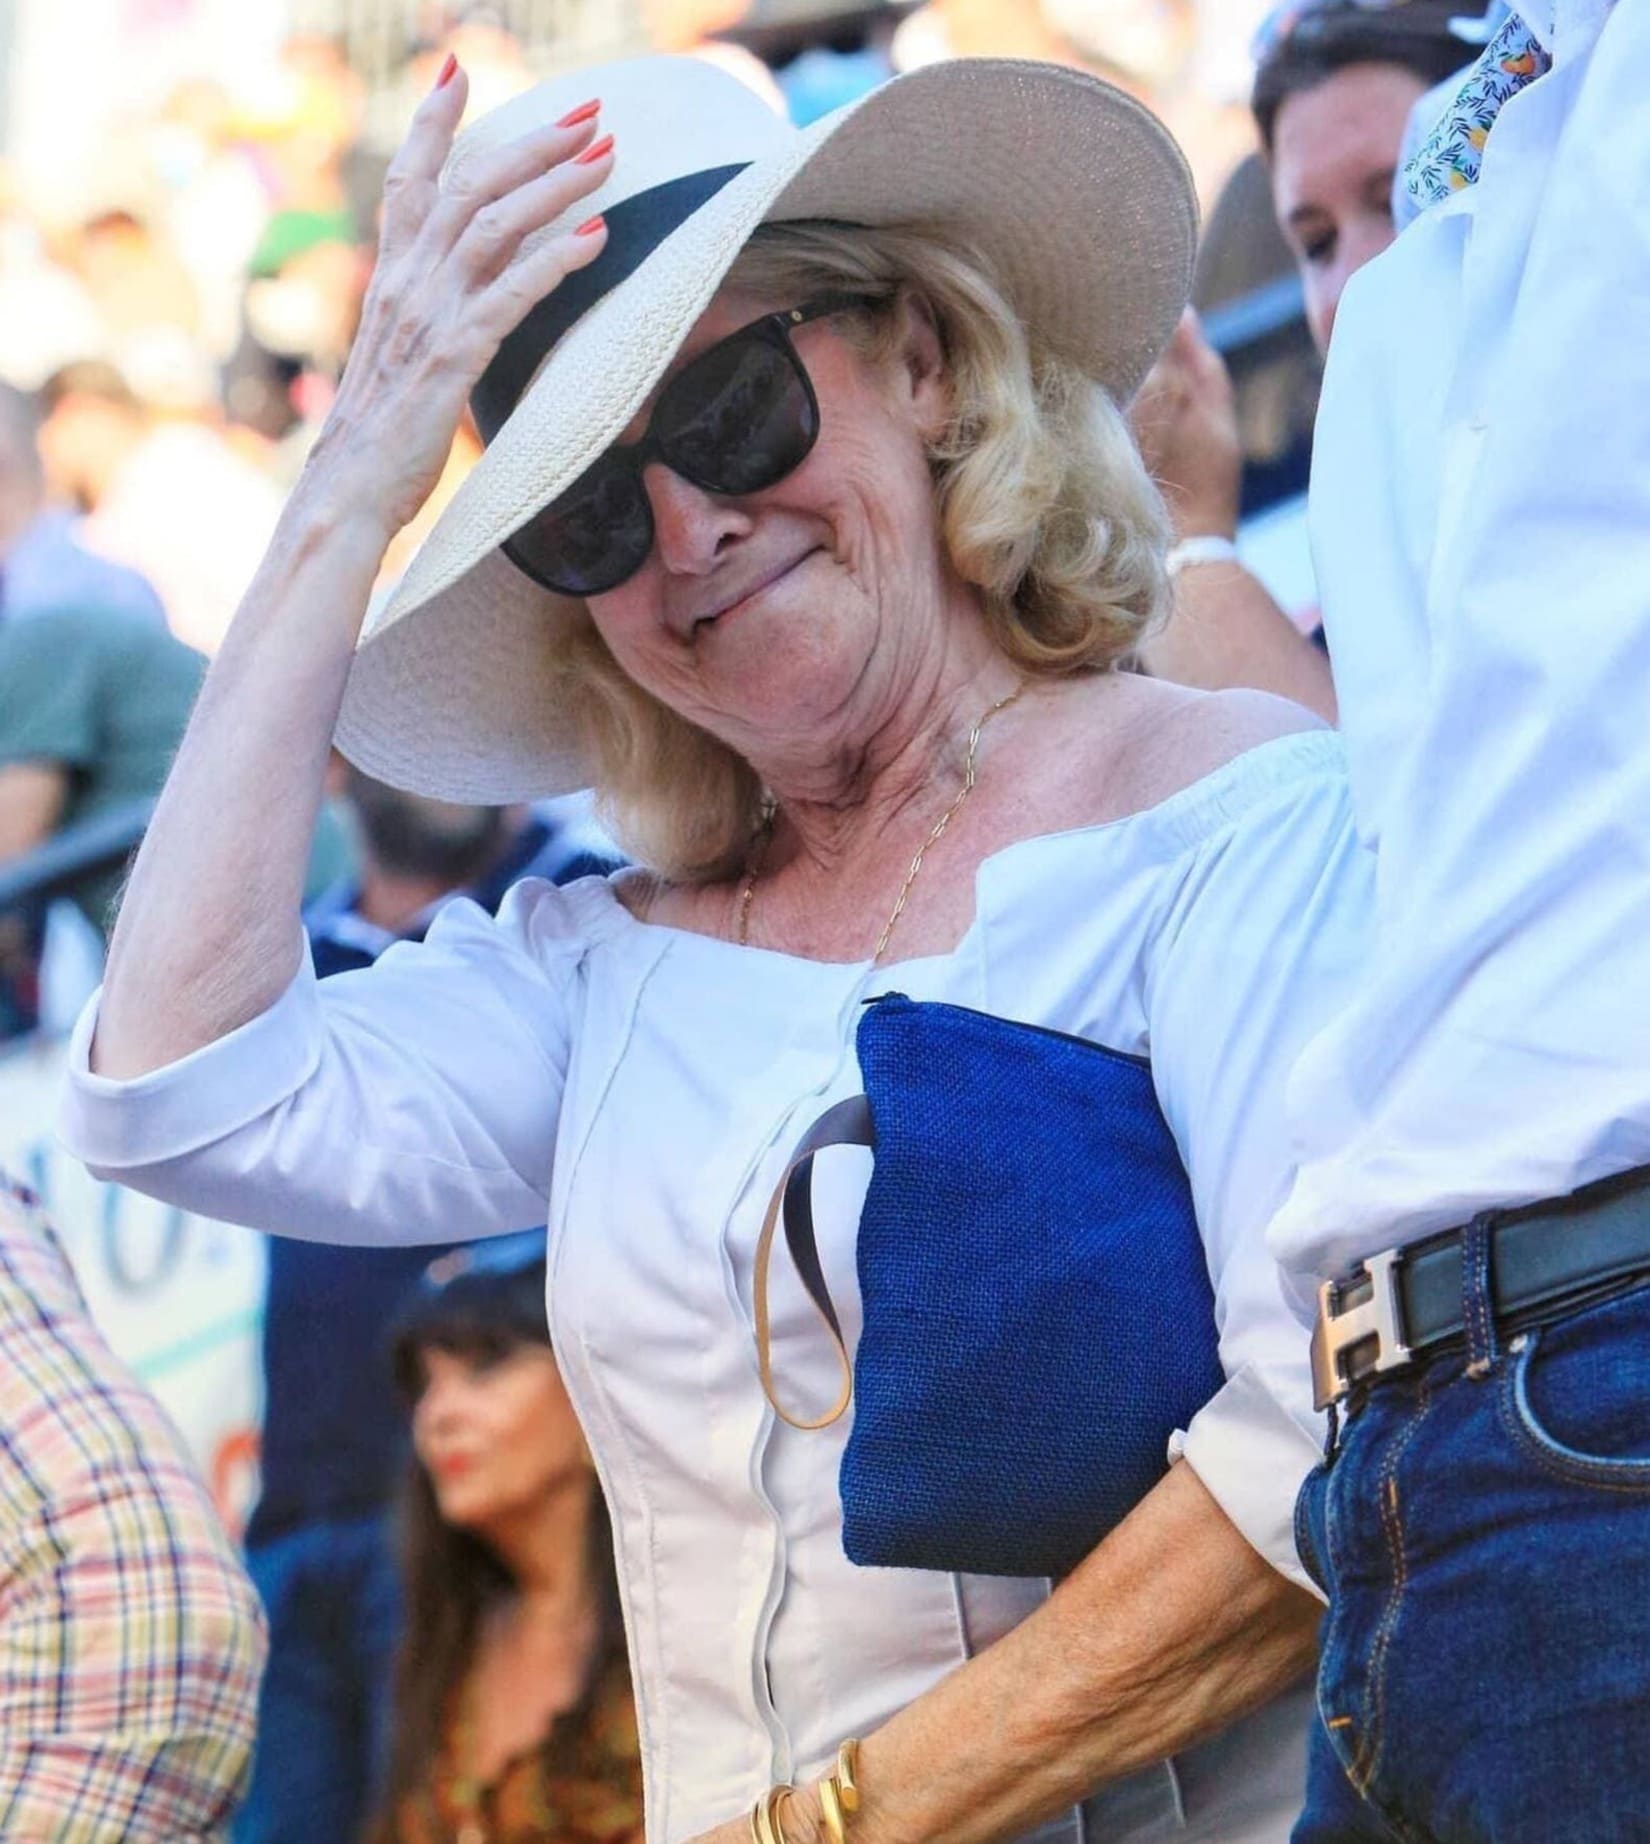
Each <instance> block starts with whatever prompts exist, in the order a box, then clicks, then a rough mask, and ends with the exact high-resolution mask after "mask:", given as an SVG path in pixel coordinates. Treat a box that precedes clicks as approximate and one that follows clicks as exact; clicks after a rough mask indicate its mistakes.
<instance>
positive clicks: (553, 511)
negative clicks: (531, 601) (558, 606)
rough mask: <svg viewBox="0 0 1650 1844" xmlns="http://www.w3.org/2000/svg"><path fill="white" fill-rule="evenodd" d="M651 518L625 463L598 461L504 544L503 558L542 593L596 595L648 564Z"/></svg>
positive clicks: (621, 460)
mask: <svg viewBox="0 0 1650 1844" xmlns="http://www.w3.org/2000/svg"><path fill="white" fill-rule="evenodd" d="M652 547H653V513H652V510H651V508H650V507H649V505H648V503H647V494H646V492H645V491H644V489H643V487H642V481H641V476H640V475H639V474H638V473H637V472H636V470H635V468H633V467H632V466H631V465H630V463H629V461H628V460H626V459H624V458H619V457H615V456H612V455H603V456H602V457H601V459H600V460H599V461H597V462H596V464H595V466H594V467H590V468H587V469H586V470H585V471H584V473H583V474H581V475H580V476H579V478H578V479H577V480H575V481H574V482H573V484H572V486H570V487H569V488H568V489H567V491H566V492H565V493H563V494H562V495H561V496H560V497H559V498H558V499H553V500H552V501H551V502H550V504H549V505H548V506H546V507H545V508H544V510H543V511H542V512H540V513H539V514H537V515H536V516H535V517H534V518H532V519H530V520H529V521H528V522H527V524H525V525H524V526H522V528H521V530H520V531H518V532H516V533H515V534H514V535H513V536H512V537H510V538H509V539H507V540H506V541H505V545H504V554H505V556H507V557H508V558H509V559H510V560H511V562H512V563H514V564H516V565H517V566H518V567H519V568H520V569H523V570H525V571H526V572H527V574H528V575H529V576H531V577H532V578H533V579H534V581H535V582H539V583H542V584H543V585H544V586H545V588H547V589H555V590H557V591H559V592H560V593H561V594H562V595H578V596H585V595H601V594H602V593H604V591H606V590H609V589H616V588H617V587H618V586H619V584H620V583H622V582H623V581H624V580H625V579H626V577H629V576H634V575H635V573H636V572H637V571H638V570H639V569H640V568H641V567H642V565H643V564H644V563H646V561H647V554H648V552H649V551H650V550H651V549H652Z"/></svg>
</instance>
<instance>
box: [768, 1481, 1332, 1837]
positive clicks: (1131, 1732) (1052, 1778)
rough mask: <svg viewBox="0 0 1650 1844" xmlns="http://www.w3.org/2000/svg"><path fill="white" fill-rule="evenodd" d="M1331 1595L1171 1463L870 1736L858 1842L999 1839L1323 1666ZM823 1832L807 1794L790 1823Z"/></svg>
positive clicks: (802, 1831)
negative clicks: (1302, 1577)
mask: <svg viewBox="0 0 1650 1844" xmlns="http://www.w3.org/2000/svg"><path fill="white" fill-rule="evenodd" d="M1321 1611H1322V1610H1321V1608H1320V1607H1319V1605H1318V1603H1317V1602H1315V1601H1314V1600H1312V1598H1311V1597H1310V1596H1309V1595H1307V1594H1306V1593H1305V1592H1304V1591H1303V1590H1301V1589H1299V1588H1297V1587H1295V1586H1294V1585H1293V1584H1291V1583H1290V1582H1288V1581H1286V1580H1285V1579H1284V1578H1283V1576H1281V1575H1279V1574H1278V1573H1277V1572H1276V1571H1275V1570H1274V1569H1273V1568H1272V1567H1271V1566H1270V1565H1269V1564H1268V1563H1267V1562H1266V1561H1265V1560H1264V1558H1262V1557H1261V1555H1260V1554H1259V1553H1258V1552H1257V1551H1256V1550H1254V1549H1253V1548H1251V1546H1250V1545H1249V1543H1248V1542H1247V1541H1246V1540H1245V1539H1244V1537H1243V1536H1242V1535H1241V1534H1240V1532H1239V1531H1238V1530H1237V1528H1236V1527H1235V1526H1234V1525H1233V1524H1232V1523H1231V1522H1230V1520H1229V1519H1228V1518H1227V1517H1226V1515H1225V1513H1224V1512H1222V1511H1221V1509H1220V1507H1219V1506H1218V1505H1217V1504H1216V1503H1215V1501H1214V1500H1213V1499H1212V1498H1211V1497H1210V1496H1209V1493H1208V1492H1207V1490H1206V1489H1205V1488H1204V1486H1203V1484H1202V1482H1201V1481H1200V1480H1199V1479H1198V1477H1197V1475H1196V1473H1194V1472H1193V1471H1192V1470H1191V1468H1190V1467H1189V1466H1186V1465H1179V1466H1176V1467H1174V1468H1173V1469H1172V1470H1171V1472H1170V1473H1169V1475H1168V1477H1167V1478H1165V1479H1164V1480H1163V1481H1162V1483H1161V1484H1160V1485H1158V1486H1157V1488H1156V1489H1155V1490H1154V1491H1153V1492H1152V1493H1151V1494H1150V1495H1149V1496H1148V1497H1147V1498H1146V1499H1145V1500H1143V1501H1142V1503H1141V1504H1140V1505H1139V1506H1138V1507H1137V1508H1136V1510H1135V1511H1134V1512H1133V1513H1132V1514H1131V1516H1130V1517H1129V1518H1128V1519H1127V1520H1126V1521H1125V1522H1124V1523H1123V1524H1121V1525H1120V1526H1119V1527H1118V1528H1117V1529H1116V1530H1115V1531H1113V1532H1112V1534H1111V1535H1110V1536H1109V1537H1108V1538H1107V1539H1106V1540H1105V1542H1104V1543H1102V1544H1101V1545H1100V1547H1099V1548H1098V1549H1097V1550H1096V1551H1095V1552H1094V1554H1093V1555H1091V1556H1090V1557H1089V1558H1088V1560H1087V1561H1086V1562H1084V1563H1083V1564H1082V1566H1081V1567H1080V1568H1078V1569H1077V1570H1075V1571H1074V1572H1073V1574H1072V1575H1071V1576H1070V1577H1069V1578H1068V1579H1067V1580H1066V1581H1065V1582H1063V1583H1062V1584H1061V1585H1060V1587H1059V1588H1058V1589H1056V1591H1055V1593H1054V1595H1053V1596H1052V1597H1051V1598H1050V1600H1049V1601H1048V1603H1047V1604H1046V1605H1045V1606H1043V1607H1042V1608H1040V1609H1039V1610H1038V1611H1037V1612H1036V1613H1035V1614H1033V1615H1032V1616H1031V1618H1029V1619H1028V1620H1026V1621H1024V1622H1023V1623H1022V1624H1021V1625H1020V1626H1018V1627H1016V1628H1015V1629H1014V1631H1013V1632H1011V1633H1009V1634H1007V1635H1006V1636H1005V1637H1004V1638H1003V1639H1001V1640H999V1641H998V1642H997V1644H995V1645H994V1646H992V1647H990V1648H989V1649H988V1650H987V1651H985V1652H982V1653H981V1654H980V1655H979V1657H977V1658H974V1659H971V1660H970V1661H969V1663H968V1664H966V1665H965V1666H963V1667H962V1668H961V1669H960V1670H958V1671H956V1672H954V1673H953V1674H952V1675H951V1676H950V1677H949V1678H947V1679H945V1680H944V1682H942V1683H940V1684H938V1685H936V1686H935V1687H934V1689H933V1690H931V1691H929V1692H928V1693H927V1694H926V1695H924V1696H922V1697H919V1698H918V1699H917V1701H916V1702H915V1703H913V1704H911V1705H910V1706H909V1707H908V1708H907V1709H905V1710H903V1711H902V1712H901V1713H900V1714H899V1715H898V1716H896V1717H894V1719H893V1720H892V1721H891V1722H889V1723H887V1724H886V1725H885V1726H884V1727H883V1728H881V1729H879V1730H878V1731H877V1732H876V1734H874V1735H872V1736H869V1737H867V1738H865V1739H864V1741H863V1743H862V1751H861V1756H860V1773H859V1779H860V1784H861V1787H862V1791H863V1800H864V1803H863V1806H862V1809H861V1811H860V1813H859V1815H858V1818H857V1820H856V1822H855V1824H854V1827H853V1837H854V1840H855V1844H932V1840H936V1839H944V1840H945V1844H1000V1841H1001V1840H1004V1839H1009V1838H1014V1837H1018V1836H1020V1835H1021V1834H1023V1833H1024V1832H1026V1831H1029V1830H1031V1829H1033V1828H1034V1827H1035V1826H1036V1825H1037V1824H1038V1823H1040V1822H1041V1821H1043V1820H1044V1819H1047V1818H1049V1817H1051V1816H1052V1815H1054V1814H1055V1813H1057V1812H1059V1811H1060V1810H1062V1809H1063V1808H1065V1807H1068V1806H1071V1805H1075V1804H1077V1803H1078V1802H1079V1801H1081V1800H1082V1799H1083V1798H1085V1797H1086V1796H1087V1795H1088V1794H1090V1793H1091V1792H1093V1791H1094V1790H1095V1789H1096V1788H1097V1787H1099V1786H1102V1785H1104V1784H1105V1783H1106V1782H1108V1781H1111V1780H1115V1779H1117V1778H1119V1777H1120V1776H1122V1775H1124V1774H1128V1773H1131V1772H1133V1771H1134V1770H1136V1769H1137V1768H1140V1767H1144V1766H1146V1765H1147V1764H1148V1763H1150V1762H1152V1761H1156V1760H1161V1759H1162V1758H1163V1757H1164V1756H1165V1755H1168V1754H1173V1753H1175V1752H1177V1751H1178V1750H1180V1749H1183V1748H1186V1747H1188V1746H1190V1745H1191V1744H1193V1743H1195V1742H1197V1741H1199V1740H1202V1739H1203V1738H1205V1737H1206V1736H1208V1735H1210V1734H1212V1733H1214V1732H1215V1731H1216V1730H1218V1729H1221V1728H1223V1727H1225V1726H1226V1724H1228V1723H1230V1722H1232V1721H1234V1720H1235V1719H1236V1718H1238V1717H1239V1716H1242V1715H1244V1714H1246V1713H1247V1712H1248V1711H1250V1710H1252V1709H1254V1708H1256V1707H1257V1706H1258V1705H1259V1704H1261V1703H1263V1702H1265V1701H1266V1700H1267V1699H1268V1698H1269V1697H1271V1696H1273V1695H1274V1694H1275V1693H1276V1692H1278V1691H1280V1690H1282V1689H1284V1688H1285V1687H1286V1686H1288V1685H1289V1684H1291V1683H1293V1682H1295V1681H1296V1680H1297V1679H1298V1678H1300V1677H1301V1675H1302V1674H1303V1673H1304V1672H1305V1670H1306V1669H1307V1667H1308V1666H1309V1665H1310V1663H1311V1661H1312V1658H1313V1655H1314V1650H1315V1644H1316V1630H1317V1621H1318V1615H1319V1614H1320V1613H1321ZM786 1833H787V1836H788V1837H789V1838H790V1839H791V1840H792V1844H813V1840H814V1839H816V1838H820V1839H822V1838H823V1836H824V1833H823V1831H822V1830H821V1829H819V1820H818V1810H817V1804H816V1802H815V1800H814V1796H813V1795H812V1793H811V1792H810V1793H808V1794H806V1795H805V1796H804V1797H803V1798H801V1799H800V1800H799V1801H798V1802H797V1803H796V1804H795V1806H794V1807H793V1808H792V1809H791V1815H790V1817H789V1819H788V1822H787V1825H786Z"/></svg>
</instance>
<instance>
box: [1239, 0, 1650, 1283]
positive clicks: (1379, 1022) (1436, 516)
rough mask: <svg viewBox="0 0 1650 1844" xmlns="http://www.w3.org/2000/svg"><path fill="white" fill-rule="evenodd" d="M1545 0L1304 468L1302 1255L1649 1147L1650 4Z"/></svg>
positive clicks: (1506, 1198)
mask: <svg viewBox="0 0 1650 1844" xmlns="http://www.w3.org/2000/svg"><path fill="white" fill-rule="evenodd" d="M1605 12H1606V9H1605V7H1604V5H1603V4H1602V0H1568V3H1566V0H1558V3H1557V4H1556V5H1554V4H1549V5H1548V6H1547V8H1546V9H1545V13H1544V15H1540V16H1535V17H1532V18H1531V20H1530V23H1531V24H1532V26H1534V27H1535V28H1536V29H1537V30H1538V31H1539V32H1540V33H1541V35H1542V36H1543V39H1544V41H1545V42H1547V43H1548V44H1549V45H1550V46H1551V47H1552V49H1553V52H1554V56H1555V59H1556V63H1555V67H1554V69H1553V70H1552V71H1551V72H1550V73H1549V74H1548V75H1546V76H1544V77H1542V78H1541V79H1540V80H1538V81H1537V82H1535V83H1533V84H1532V85H1531V86H1530V87H1529V88H1527V89H1525V90H1524V91H1522V92H1521V93H1520V94H1519V95H1517V96H1516V97H1514V98H1513V99H1512V100H1511V101H1510V102H1509V103H1508V104H1507V105H1506V107H1505V108H1504V109H1503V111H1502V113H1501V115H1500V117H1499V119H1498V121H1497V123H1496V125H1495V127H1494V129H1493V130H1492V132H1491V134H1490V137H1489V141H1488V144H1487V145H1486V147H1485V150H1484V159H1483V168H1482V174H1481V177H1480V179H1479V181H1478V183H1477V184H1476V185H1473V186H1471V187H1469V188H1467V189H1466V190H1464V191H1462V192H1459V193H1456V194H1455V195H1454V196H1452V197H1451V198H1450V199H1448V200H1447V201H1445V202H1444V203H1442V204H1440V205H1438V206H1435V207H1433V208H1432V209H1431V210H1429V211H1428V212H1426V213H1425V214H1424V215H1423V216H1422V217H1421V218H1419V219H1418V220H1417V221H1416V222H1415V223H1414V224H1413V225H1411V226H1410V227H1409V228H1408V229H1407V230H1406V231H1405V232H1404V233H1403V235H1402V236H1401V237H1400V238H1399V239H1398V240H1397V242H1396V243H1395V244H1393V246H1392V247H1391V249H1389V250H1388V251H1387V252H1386V253H1385V254H1384V255H1382V256H1381V257H1379V258H1378V259H1377V260H1376V261H1375V262H1373V263H1371V264H1370V265H1369V266H1368V267H1367V268H1366V269H1364V270H1363V271H1361V272H1360V273H1359V275H1358V276H1357V277H1356V278H1355V279H1354V280H1353V282H1352V284H1351V286H1350V287H1349V288H1348V290H1347V293H1346V297H1345V299H1344V301H1343V302H1342V305H1341V310H1340V314H1339V316H1338V318H1337V320H1336V323H1335V339H1334V345H1333V350H1332V352H1331V354H1330V360H1329V368H1328V376H1327V379H1326V384H1325V392H1324V399H1323V406H1322V410H1321V414H1320V419H1319V426H1318V437H1317V454H1316V464H1315V472H1314V477H1313V482H1312V505H1313V535H1314V555H1315V561H1316V564H1317V569H1318V575H1319V581H1320V583H1321V585H1322V589H1323V605H1324V618H1325V622H1326V625H1327V627H1328V630H1329V637H1330V644H1331V647H1332V650H1333V653H1334V658H1335V679H1336V686H1337V690H1338V693H1339V698H1340V712H1341V724H1342V729H1343V733H1344V735H1345V738H1346V743H1347V749H1348V755H1349V760H1350V765H1351V773H1352V780H1353V795H1354V802H1355V806H1356V809H1357V814H1358V822H1359V826H1360V829H1361V830H1362V832H1363V834H1364V836H1365V837H1366V839H1368V840H1369V841H1370V842H1371V843H1373V844H1374V845H1376V846H1377V847H1378V856H1379V868H1378V872H1377V876H1376V885H1375V889H1376V905H1377V908H1376V916H1375V926H1374V929H1373V933H1372V952H1371V959H1370V964H1369V967H1368V970H1367V973H1366V975H1365V977H1364V978H1363V979H1362V980H1361V981H1360V982H1359V984H1358V986H1357V987H1356V989H1355V991H1354V992H1353V994H1352V997H1351V999H1350V1002H1349V1003H1348V1005H1347V1007H1346V1009H1345V1011H1344V1013H1343V1014H1342V1015H1341V1016H1340V1017H1339V1018H1338V1019H1337V1020H1336V1021H1335V1022H1334V1024H1333V1026H1332V1027H1331V1028H1330V1029H1329V1030H1328V1031H1326V1032H1325V1033H1324V1034H1323V1035H1322V1037H1320V1038H1319V1040H1318V1041H1317V1042H1316V1043H1314V1044H1312V1045H1311V1046H1310V1047H1309V1048H1308V1050H1307V1052H1306V1054H1305V1055H1304V1056H1303V1057H1302V1058H1301V1060H1300V1063H1299V1066H1298V1068H1297V1069H1296V1071H1295V1075H1294V1078H1293V1084H1292V1093H1293V1098H1294V1113H1295V1120H1296V1132H1297V1140H1296V1144H1297V1148H1298V1150H1299V1154H1300V1159H1301V1167H1302V1169H1301V1172H1300V1176H1299V1179H1298V1181H1297V1183H1296V1184H1295V1186H1294V1189H1293V1192H1292V1194H1291V1196H1290V1198H1289V1201H1288V1204H1287V1205H1286V1207H1285V1208H1284V1210H1283V1211H1282V1213H1281V1214H1280V1216H1279V1219H1278V1221H1277V1223H1276V1224H1275V1225H1274V1228H1273V1232H1272V1245H1273V1247H1274V1249H1275V1250H1276V1252H1277V1254H1278V1255H1279V1257H1280V1259H1281V1260H1282V1261H1283V1262H1284V1263H1285V1265H1286V1266H1288V1267H1289V1268H1291V1269H1293V1270H1296V1271H1298V1272H1301V1273H1311V1272H1313V1271H1316V1272H1320V1273H1327V1272H1332V1271H1334V1270H1336V1269H1338V1268H1341V1267H1344V1266H1345V1265H1346V1264H1347V1263H1348V1261H1349V1260H1351V1259H1352V1258H1355V1257H1361V1256H1363V1255H1366V1254H1369V1253H1372V1252H1373V1251H1375V1250H1377V1249H1381V1248H1385V1247H1387V1246H1389V1245H1391V1244H1394V1243H1399V1242H1403V1241H1407V1240H1409V1239H1411V1238H1413V1237H1415V1236H1418V1235H1421V1234H1424V1233H1426V1232H1428V1231H1431V1230H1436V1229H1441V1228H1446V1227H1449V1226H1451V1225H1454V1224H1459V1223H1462V1222H1464V1221H1466V1220H1467V1219H1468V1218H1469V1217H1471V1216H1472V1214H1473V1213H1474V1212H1475V1211H1477V1210H1479V1209H1482V1208H1485V1207H1488V1206H1491V1205H1496V1204H1519V1203H1525V1202H1530V1201H1533V1200H1535V1199H1539V1198H1544V1197H1550V1196H1555V1195H1561V1194H1563V1193H1565V1192H1568V1191H1570V1190H1572V1189H1574V1188H1575V1187H1576V1186H1578V1185H1581V1184H1584V1183H1587V1182H1588V1181H1590V1180H1592V1179H1596V1178H1601V1177H1605V1176H1608V1175H1609V1174H1611V1173H1614V1172H1618V1171H1622V1170H1624V1169H1626V1168H1628V1167H1631V1166H1634V1165H1639V1164H1643V1163H1645V1162H1646V1161H1650V1048H1647V1046H1650V1023H1647V1017H1650V334H1647V329H1650V107H1646V103H1645V94H1644V79H1645V73H1646V71H1647V70H1650V0H1621V4H1620V5H1618V6H1617V7H1616V8H1615V9H1614V11H1613V12H1610V13H1609V14H1608V16H1607V17H1605Z"/></svg>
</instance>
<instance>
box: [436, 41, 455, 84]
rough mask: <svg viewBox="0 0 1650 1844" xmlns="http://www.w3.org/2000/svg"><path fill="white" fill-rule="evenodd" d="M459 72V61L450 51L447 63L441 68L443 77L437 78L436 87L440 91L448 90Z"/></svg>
mask: <svg viewBox="0 0 1650 1844" xmlns="http://www.w3.org/2000/svg"><path fill="white" fill-rule="evenodd" d="M457 72H458V59H457V58H455V57H454V56H453V54H452V53H451V52H450V51H449V52H448V53H447V62H446V63H445V64H443V65H442V67H441V75H440V76H439V77H437V78H436V80H435V87H436V88H437V89H438V90H444V89H446V87H447V85H448V84H449V83H451V82H452V80H453V78H454V76H455V75H456V74H457Z"/></svg>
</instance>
